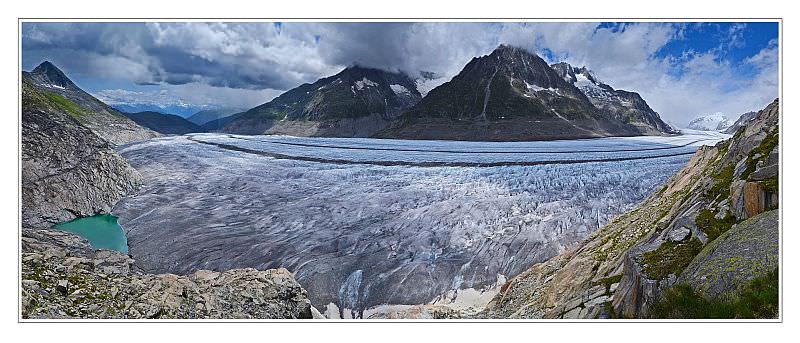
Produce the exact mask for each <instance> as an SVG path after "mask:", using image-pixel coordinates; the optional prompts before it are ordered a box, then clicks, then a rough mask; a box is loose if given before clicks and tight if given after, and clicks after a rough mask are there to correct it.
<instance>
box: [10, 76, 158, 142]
mask: <svg viewBox="0 0 800 343" xmlns="http://www.w3.org/2000/svg"><path fill="white" fill-rule="evenodd" d="M22 78H23V80H27V84H28V86H29V87H31V88H33V89H36V90H37V91H39V93H41V94H43V95H44V96H45V97H46V98H48V99H49V100H50V101H51V103H52V104H53V105H55V106H56V107H58V108H59V109H61V110H63V111H64V112H65V113H67V114H68V115H69V116H71V117H73V118H75V119H76V120H77V121H78V122H80V123H81V124H82V125H83V126H85V127H87V128H89V129H91V130H92V131H93V132H94V133H96V134H97V135H98V136H100V137H101V138H103V139H105V140H106V141H108V142H109V143H111V144H113V145H120V144H126V143H130V142H133V141H140V140H146V139H149V138H153V137H157V136H158V133H156V132H153V131H151V130H149V129H146V128H144V127H141V126H140V125H138V124H136V123H135V122H133V121H132V120H130V119H128V118H127V117H125V116H124V115H123V114H122V113H120V112H119V111H117V110H115V109H113V108H112V107H111V106H108V105H106V104H105V103H103V102H102V101H100V100H98V99H97V98H95V97H94V96H92V95H91V94H89V93H86V92H85V91H84V90H83V89H81V88H80V87H78V86H77V85H75V83H74V82H72V80H70V79H69V78H68V77H67V76H66V75H65V74H64V72H62V71H61V70H60V69H58V67H56V66H55V65H53V64H52V63H50V62H48V61H45V62H42V63H41V64H40V65H39V66H37V67H36V68H34V69H33V70H32V71H31V72H25V71H23V72H22Z"/></svg>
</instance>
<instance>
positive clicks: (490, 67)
mask: <svg viewBox="0 0 800 343" xmlns="http://www.w3.org/2000/svg"><path fill="white" fill-rule="evenodd" d="M633 134H636V132H635V131H633V130H631V129H630V128H629V127H628V126H626V125H624V124H622V123H621V122H619V121H617V120H616V119H614V118H613V117H611V116H605V115H603V114H602V113H601V112H600V111H598V109H597V108H595V106H594V105H592V103H591V102H590V100H589V99H588V98H587V97H586V96H585V95H584V94H583V93H582V92H581V91H580V90H578V89H577V88H576V87H575V86H573V85H572V84H570V83H568V82H566V81H565V80H564V79H563V78H561V76H560V75H559V74H558V73H556V71H555V70H553V69H552V68H551V67H550V66H549V65H547V63H546V62H545V61H544V60H542V59H541V58H540V57H538V56H536V55H535V54H531V53H529V52H527V51H525V50H523V49H519V48H515V47H510V46H506V45H501V46H500V47H498V48H497V49H495V50H494V51H493V52H492V53H491V54H489V55H486V56H482V57H477V58H473V59H472V60H471V61H470V62H469V63H468V64H467V65H466V66H465V67H464V69H463V70H462V71H461V72H460V73H459V74H458V75H456V76H455V77H453V79H452V80H451V81H449V82H446V83H444V84H442V85H441V86H439V87H437V88H434V89H433V90H431V91H430V92H429V93H428V94H427V95H426V96H425V98H423V99H422V100H421V101H420V102H419V103H418V104H417V105H415V106H414V107H413V108H411V109H409V110H408V111H407V112H406V114H405V115H404V116H403V118H402V120H401V121H400V122H399V123H398V124H396V125H393V126H392V127H391V128H389V129H387V130H385V131H383V132H381V133H379V134H378V136H379V137H392V138H410V139H460V140H537V139H562V138H587V137H601V136H613V135H633Z"/></svg>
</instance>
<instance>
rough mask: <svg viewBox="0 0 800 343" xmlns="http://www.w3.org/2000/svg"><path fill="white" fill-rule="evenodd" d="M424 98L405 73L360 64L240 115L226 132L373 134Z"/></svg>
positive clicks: (224, 128) (331, 134)
mask: <svg viewBox="0 0 800 343" xmlns="http://www.w3.org/2000/svg"><path fill="white" fill-rule="evenodd" d="M420 98H421V95H420V93H419V91H418V90H417V87H416V83H415V82H414V80H412V79H411V78H409V77H408V76H406V75H405V74H402V73H393V72H388V71H383V70H378V69H372V68H365V67H360V66H357V65H356V66H351V67H348V68H346V69H344V70H342V71H341V72H339V73H338V74H336V75H333V76H330V77H326V78H322V79H320V80H318V81H316V82H314V83H312V84H308V83H306V84H303V85H301V86H299V87H296V88H294V89H291V90H289V91H287V92H285V93H283V94H281V95H280V96H278V97H277V98H275V99H273V100H272V101H270V102H267V103H265V104H263V105H260V106H257V107H255V108H252V109H250V110H248V111H246V112H244V113H240V114H237V115H235V116H234V117H232V118H231V120H230V121H229V122H228V123H227V124H225V126H224V127H223V128H222V129H221V130H220V131H222V132H227V133H236V134H288V135H295V136H336V137H368V136H371V135H372V134H374V133H375V132H377V131H379V130H382V129H383V128H384V127H386V125H388V123H390V122H391V121H393V120H394V119H395V118H396V117H397V116H398V115H400V113H402V112H403V111H404V110H405V109H406V108H408V107H410V106H412V105H414V104H416V103H417V101H419V99H420Z"/></svg>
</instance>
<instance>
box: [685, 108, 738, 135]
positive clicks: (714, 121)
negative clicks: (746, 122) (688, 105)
mask: <svg viewBox="0 0 800 343" xmlns="http://www.w3.org/2000/svg"><path fill="white" fill-rule="evenodd" d="M729 126H731V123H730V120H728V118H727V117H725V116H724V115H723V114H722V113H719V112H717V113H714V114H709V115H704V116H699V117H697V118H695V119H693V120H692V121H690V122H689V125H687V126H686V128H687V129H692V130H701V131H720V130H725V129H727V128H728V127H729Z"/></svg>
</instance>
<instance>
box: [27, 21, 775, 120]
mask: <svg viewBox="0 0 800 343" xmlns="http://www.w3.org/2000/svg"><path fill="white" fill-rule="evenodd" d="M501 43H506V44H511V45H515V46H520V47H523V48H526V49H528V50H529V51H531V52H535V53H537V54H539V55H540V56H542V57H543V58H544V59H545V60H547V61H548V62H560V61H566V62H569V63H571V64H573V65H577V66H582V65H585V66H587V67H589V68H590V69H591V70H593V71H594V72H595V74H596V75H597V76H598V77H599V78H600V79H601V80H602V81H604V82H606V83H608V84H610V85H611V86H613V87H615V88H619V89H626V90H631V91H636V92H639V93H640V94H641V95H642V96H643V97H644V98H645V100H646V101H647V102H648V103H649V104H650V106H651V107H653V108H654V109H655V110H656V111H658V112H659V113H660V114H661V116H662V117H663V118H665V119H666V120H668V121H670V122H672V123H674V124H677V125H679V126H680V125H683V124H685V123H686V122H687V121H688V120H691V119H692V118H694V117H695V116H697V115H699V114H710V113H716V112H721V113H723V114H725V115H727V116H729V117H731V118H735V117H737V116H738V115H739V114H741V113H743V112H746V111H750V110H756V109H760V108H762V107H764V106H765V105H766V104H768V103H769V102H770V101H771V100H772V99H774V98H775V97H777V96H778V24H777V23H755V22H749V23H597V22H593V23H575V22H573V23H552V22H551V23H431V22H427V23H300V22H288V23H287V22H285V23H32V22H27V23H23V25H22V64H23V65H22V67H23V69H24V70H31V69H33V68H34V67H35V66H36V65H38V64H39V63H40V62H42V61H44V60H50V61H51V62H53V63H55V64H56V65H57V66H59V67H60V68H61V69H62V70H64V72H65V73H67V75H68V76H70V78H72V79H73V81H75V82H76V83H77V84H78V85H79V86H81V87H83V88H84V89H85V90H87V91H89V92H90V93H92V94H94V95H96V96H98V97H99V98H101V99H103V100H105V101H107V102H109V103H111V104H155V105H163V106H170V105H173V106H174V105H192V106H209V105H214V106H231V107H240V108H242V107H243V108H248V107H252V106H256V105H258V104H261V103H264V102H266V101H268V100H270V99H272V98H273V97H275V96H277V95H279V94H280V93H282V92H283V91H285V90H288V89H291V88H293V87H296V86H298V85H300V84H302V83H305V82H313V81H315V80H317V79H318V78H320V77H324V76H329V75H333V74H335V73H337V72H339V71H340V70H341V69H343V68H345V67H346V66H348V65H352V64H354V63H358V64H361V65H365V66H371V67H377V68H382V69H387V70H399V71H403V72H406V73H407V74H409V75H411V76H412V77H416V76H418V75H419V73H420V71H429V72H434V73H435V74H436V75H438V77H439V78H438V79H436V80H434V81H432V82H428V83H427V84H425V88H430V87H433V86H435V85H437V84H440V83H442V82H445V81H447V80H449V79H450V78H451V77H452V76H454V75H456V74H457V73H458V72H459V71H460V70H461V68H462V67H463V66H464V65H465V64H466V63H467V62H468V61H469V60H470V59H471V58H472V57H475V56H480V55H485V54H488V53H490V52H491V51H492V50H493V49H494V48H495V47H497V45H499V44H501Z"/></svg>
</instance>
